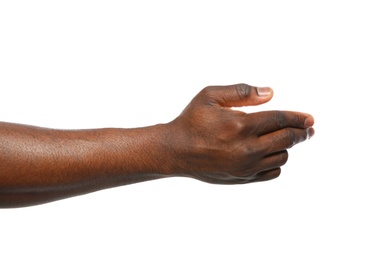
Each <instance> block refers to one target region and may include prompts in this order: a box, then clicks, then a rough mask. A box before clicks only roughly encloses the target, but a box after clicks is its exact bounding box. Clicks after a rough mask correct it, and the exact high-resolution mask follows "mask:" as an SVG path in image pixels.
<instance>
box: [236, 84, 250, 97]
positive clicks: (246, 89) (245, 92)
mask: <svg viewBox="0 0 390 260" xmlns="http://www.w3.org/2000/svg"><path fill="white" fill-rule="evenodd" d="M251 89H252V88H251V86H249V85H247V84H243V83H241V84H237V85H236V92H237V95H238V96H239V97H240V99H243V100H244V99H247V98H249V97H250V95H251Z"/></svg>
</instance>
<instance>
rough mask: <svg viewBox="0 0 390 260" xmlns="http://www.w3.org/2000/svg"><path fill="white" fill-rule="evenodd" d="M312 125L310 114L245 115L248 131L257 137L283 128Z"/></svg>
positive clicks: (312, 120) (260, 113)
mask: <svg viewBox="0 0 390 260" xmlns="http://www.w3.org/2000/svg"><path fill="white" fill-rule="evenodd" d="M313 125H314V118H313V116H311V115H310V114H306V113H302V112H293V111H263V112H257V113H252V114H248V115H247V127H248V131H249V132H251V133H255V134H257V135H258V136H260V135H264V134H268V133H271V132H274V131H277V130H280V129H283V128H287V127H292V128H303V129H305V128H309V127H312V126H313Z"/></svg>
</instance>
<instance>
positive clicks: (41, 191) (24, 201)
mask: <svg viewBox="0 0 390 260" xmlns="http://www.w3.org/2000/svg"><path fill="white" fill-rule="evenodd" d="M166 133H167V132H166V129H165V126H164V125H156V126H152V127H147V128H137V129H113V128H111V129H94V130H54V129H45V128H37V127H32V126H25V125H16V124H8V123H0V207H15V206H28V205H34V204H40V203H45V202H50V201H53V200H58V199H62V198H67V197H71V196H75V195H81V194H85V193H88V192H93V191H97V190H101V189H105V188H110V187H115V186H120V185H126V184H130V183H135V182H141V181H146V180H152V179H157V178H161V177H164V176H167V172H168V169H169V165H168V161H169V160H168V156H169V154H168V153H167V152H169V151H166V150H167V149H165V148H164V142H162V141H161V140H162V139H164V138H165V136H166ZM165 144H166V142H165ZM164 150H165V151H164Z"/></svg>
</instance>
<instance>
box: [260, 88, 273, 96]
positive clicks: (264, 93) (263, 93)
mask: <svg viewBox="0 0 390 260" xmlns="http://www.w3.org/2000/svg"><path fill="white" fill-rule="evenodd" d="M256 91H257V95H259V96H260V97H268V96H269V95H271V92H272V90H271V88H269V87H261V88H260V87H259V88H256Z"/></svg>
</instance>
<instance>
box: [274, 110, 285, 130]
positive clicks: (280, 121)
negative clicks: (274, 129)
mask: <svg viewBox="0 0 390 260" xmlns="http://www.w3.org/2000/svg"><path fill="white" fill-rule="evenodd" d="M275 122H276V124H277V125H278V127H279V128H284V127H285V126H286V122H287V117H286V114H285V113H283V112H282V111H276V114H275Z"/></svg>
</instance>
